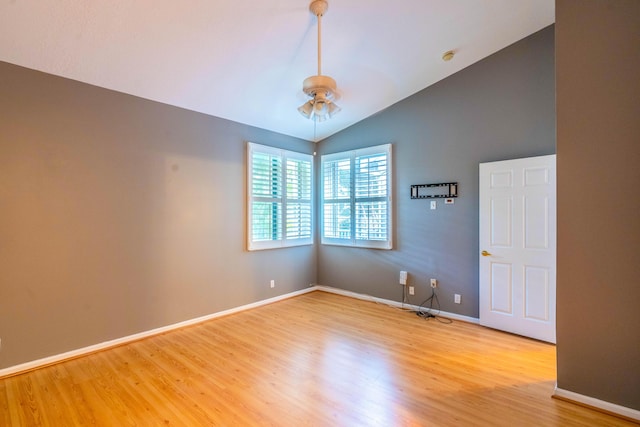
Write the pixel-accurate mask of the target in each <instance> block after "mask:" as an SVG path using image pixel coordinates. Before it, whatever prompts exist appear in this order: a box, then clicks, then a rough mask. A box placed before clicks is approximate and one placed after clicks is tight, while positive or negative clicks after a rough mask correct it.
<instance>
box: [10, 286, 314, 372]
mask: <svg viewBox="0 0 640 427" xmlns="http://www.w3.org/2000/svg"><path fill="white" fill-rule="evenodd" d="M314 290H316V287H315V286H311V287H309V288H306V289H302V290H299V291H295V292H291V293H288V294H284V295H279V296H277V297H273V298H269V299H265V300H262V301H256V302H254V303H251V304H246V305H242V306H239V307H235V308H230V309H229V310H224V311H219V312H217V313H213V314H208V315H206V316H202V317H197V318H195V319H190V320H185V321H183V322H178V323H174V324H172V325H167V326H163V327H160V328H156V329H151V330H149V331H144V332H140V333H137V334H133V335H128V336H126V337H122V338H117V339H114V340H110V341H105V342H103V343H100V344H94V345H90V346H88V347H83V348H79V349H77V350H71V351H67V352H66V353H61V354H56V355H54V356H49V357H45V358H42V359H37V360H33V361H31V362H26V363H21V364H19V365H15V366H10V367H8V368H4V369H0V379H1V378H4V377H9V376H12V375H17V374H21V373H24V372H27V371H31V370H34V369H38V368H42V367H44V366H48V365H53V364H54V363H60V362H63V361H65V360H69V359H75V358H77V357H81V356H86V355H88V354H91V353H95V352H97V351H101V350H106V349H109V348H113V347H117V346H120V345H123V344H128V343H131V342H134V341H138V340H141V339H143V338H149V337H152V336H155V335H159V334H163V333H165V332H169V331H173V330H176V329H180V328H184V327H185V326H191V325H195V324H198V323H202V322H206V321H207V320H211V319H215V318H218V317H223V316H228V315H230V314H234V313H239V312H241V311H245V310H250V309H252V308H257V307H261V306H263V305H267V304H272V303H274V302H278V301H282V300H284V299H288V298H291V297H295V296H298V295H302V294H306V293H309V292H311V291H314Z"/></svg>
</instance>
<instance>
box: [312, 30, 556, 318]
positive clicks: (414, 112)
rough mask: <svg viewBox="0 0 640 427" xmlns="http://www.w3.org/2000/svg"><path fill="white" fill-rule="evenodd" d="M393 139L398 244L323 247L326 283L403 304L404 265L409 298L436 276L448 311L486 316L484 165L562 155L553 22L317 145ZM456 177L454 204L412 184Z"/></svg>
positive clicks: (420, 294)
mask: <svg viewBox="0 0 640 427" xmlns="http://www.w3.org/2000/svg"><path fill="white" fill-rule="evenodd" d="M460 54H461V55H463V54H464V52H461V53H460ZM454 61H455V59H454ZM388 142H391V143H393V156H394V167H395V172H394V191H395V212H394V214H395V237H396V238H395V249H394V250H392V251H380V250H367V249H355V248H344V247H336V246H333V247H332V246H322V247H321V248H320V249H319V254H318V260H319V263H318V273H319V275H318V283H319V284H322V285H327V286H334V287H338V288H343V289H347V290H350V291H354V292H360V293H364V294H370V295H374V296H377V297H381V298H387V299H391V300H396V301H400V300H401V298H402V287H401V286H400V285H399V284H398V274H399V271H400V270H406V271H408V272H409V284H413V285H415V286H416V295H415V296H414V297H411V299H410V301H409V302H411V303H413V304H420V303H421V302H422V301H423V300H424V299H425V298H426V297H427V296H429V295H430V293H431V289H430V287H429V285H428V283H429V278H431V277H433V278H436V279H438V280H439V290H438V295H439V299H440V302H441V304H442V309H443V310H445V311H448V312H452V313H458V314H461V315H466V316H472V317H478V164H479V163H481V162H488V161H495V160H505V159H512V158H520V157H529V156H538V155H546V154H553V153H555V87H554V30H553V27H548V28H546V29H543V30H541V31H539V32H538V33H536V34H533V35H532V36H530V37H528V38H526V39H524V40H521V41H519V42H517V43H515V44H513V45H511V46H509V47H507V48H506V49H504V50H502V51H500V52H498V53H496V54H494V55H492V56H490V57H489V58H486V59H484V60H483V61H481V62H478V63H476V64H474V65H472V66H470V67H468V68H466V69H464V70H462V71H460V72H458V73H457V74H455V75H453V76H451V77H449V78H447V79H445V80H443V81H441V82H439V83H437V84H435V85H433V86H431V87H429V88H427V89H425V90H423V91H421V92H419V93H417V94H416V95H414V96H412V97H410V98H407V99H406V100H403V101H401V102H399V103H397V104H395V105H393V106H392V107H390V108H388V109H387V110H385V111H383V112H381V113H379V114H377V115H375V116H373V117H370V118H369V119H367V120H364V121H362V122H360V123H358V124H356V125H354V126H352V127H350V128H348V129H347V130H344V131H342V132H340V133H339V134H337V135H334V136H332V137H330V138H328V139H326V140H324V141H322V142H321V143H320V145H319V150H318V151H319V154H322V153H332V152H337V151H343V150H348V149H353V148H357V147H364V146H369V145H376V144H382V143H388ZM450 181H456V182H458V183H459V191H460V197H459V198H458V199H456V200H455V204H454V205H447V206H445V205H444V204H442V202H441V201H439V202H438V208H437V209H436V210H435V211H433V210H430V209H429V201H428V200H411V199H410V193H409V191H410V186H411V185H412V184H427V183H437V182H450ZM454 293H459V294H461V295H462V304H461V305H457V304H454V303H453V294H454Z"/></svg>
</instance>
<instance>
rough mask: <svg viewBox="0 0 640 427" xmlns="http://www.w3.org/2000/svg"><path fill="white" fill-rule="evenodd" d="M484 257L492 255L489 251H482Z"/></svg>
mask: <svg viewBox="0 0 640 427" xmlns="http://www.w3.org/2000/svg"><path fill="white" fill-rule="evenodd" d="M482 256H491V254H490V253H489V252H487V251H482Z"/></svg>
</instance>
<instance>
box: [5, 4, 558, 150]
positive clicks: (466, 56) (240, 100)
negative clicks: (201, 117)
mask: <svg viewBox="0 0 640 427" xmlns="http://www.w3.org/2000/svg"><path fill="white" fill-rule="evenodd" d="M328 1H329V10H328V12H327V13H326V15H325V16H324V18H323V20H322V46H323V49H322V71H323V74H327V75H329V76H331V77H333V78H334V79H335V80H336V81H337V83H338V90H339V92H340V94H341V99H340V100H339V101H338V104H339V105H340V106H341V107H342V112H340V113H339V114H338V115H336V116H335V117H334V118H333V119H331V120H328V121H326V122H323V123H318V125H317V130H316V132H317V133H316V136H315V138H314V125H313V122H312V121H309V120H307V119H305V118H303V117H302V116H301V115H300V114H299V113H298V112H297V107H298V106H299V105H301V104H302V103H304V102H305V101H306V98H305V95H304V94H303V92H302V81H303V80H304V79H305V78H306V77H308V76H311V75H314V74H316V70H317V50H316V48H317V45H316V43H317V27H316V18H315V16H313V15H312V14H311V13H310V12H309V9H308V7H309V3H310V0H271V1H267V0H206V1H205V0H180V1H168V0H91V1H88V0H7V1H3V2H0V60H2V61H6V62H9V63H13V64H17V65H21V66H24V67H28V68H33V69H36V70H40V71H44V72H47V73H51V74H56V75H59V76H63V77H67V78H71V79H75V80H79V81H82V82H86V83H90V84H93V85H96V86H101V87H104V88H109V89H113V90H117V91H120V92H125V93H128V94H132V95H137V96H140V97H143V98H147V99H151V100H155V101H160V102H163V103H166V104H171V105H175V106H179V107H183V108H187V109H189V110H194V111H199V112H202V113H206V114H210V115H213V116H217V117H222V118H225V119H230V120H234V121H237V122H240V123H245V124H248V125H252V126H257V127H260V128H264V129H269V130H272V131H275V132H280V133H283V134H287V135H292V136H296V137H299V138H303V139H307V140H320V139H323V138H325V137H327V136H329V135H331V134H334V133H336V132H338V131H340V130H342V129H344V128H346V127H348V126H350V125H352V124H354V123H356V122H358V121H360V120H362V119H364V118H366V117H368V116H371V115H372V114H375V113H376V112H378V111H380V110H383V109H384V108H386V107H388V106H390V105H392V104H394V103H396V102H398V101H399V100H401V99H403V98H406V97H407V96H409V95H412V94H414V93H416V92H418V91H420V90H421V89H424V88H425V87H427V86H430V85H432V84H433V83H435V82H437V81H439V80H441V79H443V78H445V77H447V76H449V75H451V74H453V73H455V72H457V71H459V70H461V69H463V68H465V67H467V66H469V65H470V64H473V63H474V62H476V61H478V60H480V59H482V58H484V57H486V56H488V55H490V54H492V53H494V52H496V51H498V50H500V49H502V48H504V47H506V46H508V45H510V44H512V43H514V42H516V41H517V40H520V39H522V38H524V37H526V36H528V35H529V34H532V33H534V32H536V31H538V30H540V29H542V28H544V27H546V26H548V25H550V24H552V23H553V22H554V20H555V16H554V14H555V11H554V7H555V6H554V0H396V1H390V0H328ZM451 49H453V50H455V51H456V53H457V54H456V57H455V58H454V59H453V60H452V61H450V62H444V61H442V59H441V57H442V54H443V53H444V52H445V51H447V50H451Z"/></svg>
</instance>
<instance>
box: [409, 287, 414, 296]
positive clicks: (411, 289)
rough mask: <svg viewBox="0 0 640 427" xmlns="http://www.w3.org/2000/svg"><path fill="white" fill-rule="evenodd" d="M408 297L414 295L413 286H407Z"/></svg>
mask: <svg viewBox="0 0 640 427" xmlns="http://www.w3.org/2000/svg"><path fill="white" fill-rule="evenodd" d="M409 295H415V288H414V287H413V286H409Z"/></svg>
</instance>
